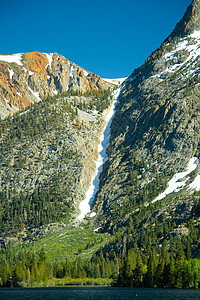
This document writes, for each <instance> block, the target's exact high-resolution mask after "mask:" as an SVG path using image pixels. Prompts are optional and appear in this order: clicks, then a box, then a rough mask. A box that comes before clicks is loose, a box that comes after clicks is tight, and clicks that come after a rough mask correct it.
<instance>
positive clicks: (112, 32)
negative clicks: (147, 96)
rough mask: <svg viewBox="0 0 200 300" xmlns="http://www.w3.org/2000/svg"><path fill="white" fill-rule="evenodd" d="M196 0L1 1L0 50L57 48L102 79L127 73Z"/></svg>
mask: <svg viewBox="0 0 200 300" xmlns="http://www.w3.org/2000/svg"><path fill="white" fill-rule="evenodd" d="M191 2H192V0H151V1H149V0H142V1H140V0H120V1H119V0H99V1H97V0H71V1H69V0H65V1H64V0H54V1H52V0H48V1H47V0H34V1H33V0H28V1H27V0H26V1H24V0H23V1H20V0H18V1H16V0H10V1H7V0H1V5H0V9H1V18H0V28H1V43H0V53H1V54H10V53H21V52H31V51H40V52H57V53H59V54H62V55H64V56H65V57H66V58H68V59H69V60H71V61H73V62H74V63H76V64H78V65H80V66H81V67H83V68H85V69H86V70H88V71H91V72H94V73H96V74H98V75H100V76H101V77H106V78H117V77H125V76H129V75H130V74H131V73H132V71H133V70H134V69H135V68H137V67H139V66H140V65H141V64H143V63H144V62H145V60H146V59H147V57H148V56H149V55H150V54H151V52H153V51H154V50H156V49H157V48H158V47H159V46H160V44H161V43H162V42H163V41H164V39H165V38H166V37H167V36H168V35H169V34H170V33H171V31H172V30H173V28H174V27H175V25H176V23H177V22H178V21H179V20H180V19H181V18H182V16H183V14H184V13H185V11H186V8H187V6H188V5H189V4H190V3H191Z"/></svg>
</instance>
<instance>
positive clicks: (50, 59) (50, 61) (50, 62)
mask: <svg viewBox="0 0 200 300" xmlns="http://www.w3.org/2000/svg"><path fill="white" fill-rule="evenodd" d="M44 54H45V55H46V57H47V59H48V61H49V63H48V64H47V65H46V69H47V68H48V66H49V67H50V69H51V64H52V61H53V53H50V54H48V53H44Z"/></svg>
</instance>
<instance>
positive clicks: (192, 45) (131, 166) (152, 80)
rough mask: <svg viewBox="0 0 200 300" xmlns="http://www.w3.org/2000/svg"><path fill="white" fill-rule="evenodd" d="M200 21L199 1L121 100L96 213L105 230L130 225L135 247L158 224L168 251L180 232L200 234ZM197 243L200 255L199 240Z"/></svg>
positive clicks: (128, 85)
mask: <svg viewBox="0 0 200 300" xmlns="http://www.w3.org/2000/svg"><path fill="white" fill-rule="evenodd" d="M199 18H200V1H193V2H192V4H191V5H190V6H189V8H188V10H187V12H186V14H185V16H184V17H183V19H182V20H181V21H180V22H179V23H178V24H177V26H176V28H175V30H174V31H173V32H172V34H171V35H170V37H169V38H167V39H166V40H165V41H164V42H163V44H162V45H161V46H160V47H159V49H158V50H156V51H155V52H154V53H152V55H151V56H150V57H149V58H148V59H147V61H146V62H145V63H144V65H142V66H141V67H139V68H138V69H136V70H134V71H133V73H132V74H131V75H130V76H129V78H128V79H127V80H126V81H125V82H124V83H123V88H122V90H121V94H120V96H119V100H118V104H117V106H116V114H115V116H114V118H113V122H112V126H111V140H110V146H109V148H108V153H109V158H108V160H107V162H106V164H105V166H104V169H103V173H102V174H101V177H100V188H99V190H98V192H97V194H96V197H95V200H94V202H93V209H92V210H93V211H94V212H95V213H96V226H101V227H102V229H103V231H104V232H110V233H115V232H119V231H121V232H126V230H127V228H129V229H130V230H129V233H130V232H132V234H130V235H129V238H130V243H136V244H137V243H138V245H139V242H137V241H139V240H140V239H141V232H142V228H145V230H146V232H148V233H149V232H151V235H152V231H154V230H153V228H156V227H152V226H156V224H159V226H161V227H162V232H163V233H162V234H159V235H158V234H157V233H155V232H154V233H155V235H156V236H157V239H156V243H157V245H160V246H161V245H162V244H163V242H164V241H165V242H166V243H167V245H168V247H170V243H171V241H172V238H174V236H178V232H179V234H180V236H182V237H184V238H185V239H186V240H187V237H188V236H189V235H190V234H191V232H192V230H195V231H198V226H199V221H198V218H199V203H198V199H199V193H198V192H199V191H200V172H199V159H200V121H199V120H200V118H199V116H200V103H199V96H200V85H199V83H200V77H199V69H200V60H199V57H200V26H199ZM163 220H165V224H167V226H168V230H164V229H163ZM191 223H192V225H193V226H192V229H191V227H190V228H189V225H188V224H190V226H191ZM155 230H156V229H155ZM149 234H150V233H149ZM122 241H123V239H122V240H121V241H119V244H118V246H119V247H120V248H121V249H122V248H123V244H124V243H123V242H122ZM188 243H189V242H188ZM190 244H191V249H192V252H193V253H197V252H198V246H197V242H196V240H195V239H194V240H193V241H190ZM139 247H140V249H141V248H144V247H141V243H140V246H139ZM145 247H147V245H145ZM148 247H152V241H151V242H148ZM195 251H197V252H195Z"/></svg>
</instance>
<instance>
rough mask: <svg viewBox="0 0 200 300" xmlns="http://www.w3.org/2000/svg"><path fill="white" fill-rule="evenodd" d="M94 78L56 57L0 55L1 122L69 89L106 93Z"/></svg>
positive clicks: (34, 54)
mask: <svg viewBox="0 0 200 300" xmlns="http://www.w3.org/2000/svg"><path fill="white" fill-rule="evenodd" d="M109 86H111V85H110V84H108V83H107V82H105V81H104V80H102V79H101V78H100V77H99V76H98V75H95V74H93V73H91V72H87V71H86V70H84V69H83V68H81V67H79V66H77V65H76V64H74V63H72V62H70V61H69V60H67V59H66V58H65V57H63V56H62V55H58V54H57V53H49V54H47V53H39V52H31V53H23V54H14V55H0V116H1V118H5V117H6V116H8V115H9V114H13V113H15V112H16V111H18V110H21V109H23V108H24V107H27V106H29V105H31V104H32V103H35V102H38V101H40V100H41V99H42V98H44V97H46V96H48V95H50V96H53V95H55V94H58V93H62V92H66V91H68V90H70V89H73V90H79V91H81V92H85V91H92V90H103V89H108V87H109Z"/></svg>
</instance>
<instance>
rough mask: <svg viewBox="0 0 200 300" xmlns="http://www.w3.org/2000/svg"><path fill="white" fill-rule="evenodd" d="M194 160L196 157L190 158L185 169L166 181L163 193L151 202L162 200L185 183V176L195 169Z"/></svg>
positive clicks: (177, 190)
mask: <svg viewBox="0 0 200 300" xmlns="http://www.w3.org/2000/svg"><path fill="white" fill-rule="evenodd" d="M196 160H197V158H196V157H193V158H191V159H190V161H189V163H188V165H187V169H186V171H185V172H180V173H176V174H175V175H174V176H173V178H172V179H171V180H170V181H169V182H168V187H167V188H166V190H165V191H164V192H163V193H161V194H160V195H159V196H158V197H156V198H155V199H154V200H153V201H152V203H154V202H156V201H158V200H162V199H163V198H165V197H166V196H167V195H169V194H171V193H173V192H175V193H177V192H179V191H180V190H181V189H182V188H183V187H184V186H185V185H186V181H187V180H188V178H187V177H186V176H188V175H189V174H190V173H191V172H193V171H194V170H195V169H196V167H197V163H196ZM185 177H186V178H185ZM184 178H185V180H183V179H184Z"/></svg>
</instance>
